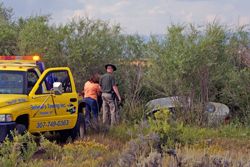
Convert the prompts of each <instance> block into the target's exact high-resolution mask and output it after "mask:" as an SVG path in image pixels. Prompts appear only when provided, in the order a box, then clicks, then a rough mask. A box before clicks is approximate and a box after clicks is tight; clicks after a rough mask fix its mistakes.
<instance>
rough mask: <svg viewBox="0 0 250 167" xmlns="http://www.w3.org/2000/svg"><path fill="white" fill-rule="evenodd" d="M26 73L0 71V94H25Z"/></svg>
mask: <svg viewBox="0 0 250 167" xmlns="http://www.w3.org/2000/svg"><path fill="white" fill-rule="evenodd" d="M24 77H25V72H21V71H0V94H24V93H25V90H24V83H25V82H24V81H25V80H24Z"/></svg>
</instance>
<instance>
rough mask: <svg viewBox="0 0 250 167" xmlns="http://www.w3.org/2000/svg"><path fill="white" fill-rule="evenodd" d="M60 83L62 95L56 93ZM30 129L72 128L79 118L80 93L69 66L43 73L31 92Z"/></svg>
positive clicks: (33, 130)
mask: <svg viewBox="0 0 250 167" xmlns="http://www.w3.org/2000/svg"><path fill="white" fill-rule="evenodd" d="M54 82H60V83H61V84H62V87H63V91H62V93H61V94H55V93H54V92H53V83H54ZM29 97H30V102H31V105H30V107H31V112H32V113H31V117H30V128H29V131H30V132H42V131H53V130H61V129H71V128H73V127H74V126H75V123H76V119H77V112H76V111H77V107H78V101H77V93H76V90H75V85H74V80H73V76H72V74H71V72H70V70H69V68H51V69H47V70H45V71H44V72H43V74H42V75H41V77H40V78H39V79H38V81H37V83H36V84H35V86H34V88H33V89H32V90H31V92H30V94H29Z"/></svg>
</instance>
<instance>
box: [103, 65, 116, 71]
mask: <svg viewBox="0 0 250 167" xmlns="http://www.w3.org/2000/svg"><path fill="white" fill-rule="evenodd" d="M108 66H111V67H112V68H113V70H114V71H116V66H115V65H114V64H106V65H105V68H106V69H107V68H108Z"/></svg>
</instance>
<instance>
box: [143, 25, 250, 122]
mask: <svg viewBox="0 0 250 167" xmlns="http://www.w3.org/2000/svg"><path fill="white" fill-rule="evenodd" d="M248 44H249V36H248V32H246V31H244V28H242V29H239V30H236V31H232V30H229V29H228V28H227V27H224V26H221V25H220V24H218V23H213V24H208V25H207V26H206V27H203V29H202V30H201V28H196V27H194V26H192V25H190V26H181V25H172V26H171V27H169V28H168V33H167V35H166V38H165V39H163V40H162V41H157V40H156V39H155V38H152V40H151V41H150V42H149V44H148V45H149V47H150V49H151V52H153V54H152V55H154V56H152V62H153V63H152V66H151V68H150V69H149V72H148V75H147V81H148V87H150V88H151V90H153V91H154V92H155V93H156V94H158V95H159V96H176V95H177V96H186V97H187V96H188V97H189V98H190V101H191V105H190V106H191V108H189V109H188V111H191V112H188V113H189V114H192V115H196V114H198V113H202V112H203V109H204V105H205V104H206V102H208V101H216V102H221V103H225V104H227V105H229V106H230V108H231V109H233V110H234V109H235V108H239V109H237V110H234V111H233V112H235V113H236V114H234V116H238V117H239V118H240V119H241V120H243V121H242V122H245V123H247V120H249V119H248V118H249V104H248V101H249V89H248V86H247V84H248V83H249V82H248V78H249V67H247V66H249V62H248V65H247V62H244V61H243V60H244V57H245V58H246V57H247V56H248V52H249V49H248ZM242 97H243V98H242ZM199 104H202V107H200V110H201V111H198V110H197V107H196V105H198V106H199ZM193 113H194V114H193ZM194 118H195V117H194ZM245 118H246V119H245ZM185 121H187V122H189V123H190V122H200V118H195V119H190V120H185Z"/></svg>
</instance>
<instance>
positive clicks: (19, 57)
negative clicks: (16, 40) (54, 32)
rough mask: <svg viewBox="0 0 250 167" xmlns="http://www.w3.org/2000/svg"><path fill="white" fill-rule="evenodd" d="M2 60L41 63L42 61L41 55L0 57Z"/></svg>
mask: <svg viewBox="0 0 250 167" xmlns="http://www.w3.org/2000/svg"><path fill="white" fill-rule="evenodd" d="M0 60H14V61H19V60H20V61H22V60H25V61H39V60H41V58H40V56H39V55H33V56H0Z"/></svg>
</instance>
